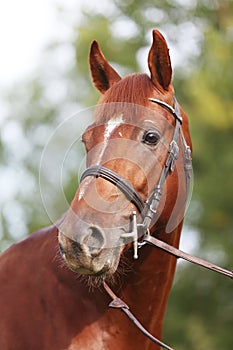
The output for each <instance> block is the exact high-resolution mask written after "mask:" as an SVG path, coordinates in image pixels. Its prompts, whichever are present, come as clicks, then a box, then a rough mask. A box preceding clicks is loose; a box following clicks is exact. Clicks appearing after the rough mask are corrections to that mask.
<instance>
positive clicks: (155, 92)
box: [59, 30, 191, 278]
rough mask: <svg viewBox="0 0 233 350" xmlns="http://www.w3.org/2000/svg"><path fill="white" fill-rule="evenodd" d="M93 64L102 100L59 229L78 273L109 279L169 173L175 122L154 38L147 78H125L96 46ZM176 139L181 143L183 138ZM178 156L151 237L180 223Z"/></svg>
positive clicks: (161, 47)
mask: <svg viewBox="0 0 233 350" xmlns="http://www.w3.org/2000/svg"><path fill="white" fill-rule="evenodd" d="M89 62H90V69H91V74H92V79H93V83H94V85H95V87H96V88H97V89H98V90H99V91H100V92H101V94H102V97H101V99H100V101H99V103H98V105H97V107H96V111H95V122H94V123H93V124H92V125H90V126H89V127H88V128H87V129H86V131H85V132H84V134H83V136H82V140H83V142H84V144H85V148H86V154H87V160H86V163H87V164H86V165H87V170H86V172H85V173H84V176H83V177H82V179H81V182H80V185H79V188H78V190H77V192H76V194H75V197H74V199H73V201H72V203H71V205H70V209H69V210H68V212H67V213H66V215H65V218H64V220H63V222H62V224H61V225H60V227H59V244H60V249H61V252H62V255H63V257H64V259H65V261H66V263H67V264H68V266H69V267H70V268H71V269H72V270H73V271H75V272H78V273H80V274H86V275H94V276H99V278H105V277H108V276H111V275H113V274H114V273H115V271H116V270H117V268H118V264H119V261H120V258H121V255H122V254H123V252H124V251H127V250H129V249H131V247H132V235H131V232H132V231H133V230H135V227H133V226H135V220H136V226H138V227H140V223H141V226H143V225H142V223H143V219H144V216H145V215H144V214H145V206H146V205H147V206H148V205H149V204H150V205H151V203H149V204H148V198H150V196H151V193H153V191H154V189H155V188H156V187H158V186H157V185H158V183H159V182H160V181H161V178H162V177H163V176H162V175H161V174H162V173H163V169H165V168H166V166H167V165H166V163H167V161H168V155H169V154H170V153H171V150H170V147H171V141H173V139H174V134H175V132H176V131H174V130H175V129H176V125H177V120H176V118H174V115H175V110H174V101H175V100H174V89H173V85H172V81H171V80H172V68H171V62H170V56H169V50H168V47H167V44H166V41H165V39H164V37H163V36H162V35H161V33H160V32H158V31H157V30H154V31H153V43H152V45H151V48H150V50H149V55H148V67H149V71H150V76H148V75H146V74H132V75H129V76H127V77H125V78H121V77H120V76H119V74H118V73H117V72H116V71H115V70H114V69H113V68H112V67H111V65H110V64H109V63H108V62H107V60H106V59H105V57H104V55H103V53H102V52H101V50H100V47H99V45H98V43H97V42H96V41H94V42H93V43H92V45H91V50H90V57H89ZM176 107H177V108H178V110H179V115H180V120H179V124H181V118H182V135H184V136H183V137H184V138H185V139H186V140H187V141H188V144H190V143H191V141H190V138H189V133H188V122H187V117H186V115H185V113H184V112H183V111H182V110H181V109H180V107H179V106H178V104H177V106H176ZM173 112H174V113H173ZM177 118H179V117H177ZM176 137H177V143H178V144H179V143H181V134H180V133H179V134H177V135H176ZM179 147H180V148H181V145H179ZM169 152H170V153H169ZM173 156H174V157H176V158H178V160H177V161H176V164H175V166H174V164H173V168H175V169H172V171H171V169H168V170H167V172H169V173H171V175H169V176H168V177H167V176H164V179H162V180H163V186H162V187H163V188H162V192H161V193H159V194H158V195H159V197H160V198H159V201H158V206H157V207H156V210H154V211H153V213H152V214H153V215H152V214H151V213H150V215H151V217H150V222H149V224H148V227H147V229H150V231H151V233H152V234H155V233H156V232H165V231H166V230H167V231H169V232H173V231H174V230H175V229H176V228H177V226H178V225H179V224H180V222H181V221H182V218H183V214H184V202H185V200H184V198H185V196H186V193H185V191H186V188H185V186H184V182H185V172H184V164H183V162H184V161H183V157H182V154H181V152H180V153H179V156H178V154H175V155H173ZM175 160H176V159H175ZM169 166H170V165H169ZM173 170H174V171H173ZM166 175H167V174H166ZM153 200H154V199H153ZM151 202H152V199H151ZM178 202H179V204H178V205H177V203H178ZM145 203H146V204H145ZM177 207H178V208H179V210H177ZM143 213H144V214H143ZM133 218H135V220H133ZM171 218H173V219H172V220H171ZM169 222H170V224H169V225H170V228H168V226H169V225H168V223H169ZM139 231H140V230H137V234H138V232H139ZM138 238H139V239H140V233H139V234H138ZM136 244H138V243H137V242H136Z"/></svg>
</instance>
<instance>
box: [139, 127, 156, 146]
mask: <svg viewBox="0 0 233 350" xmlns="http://www.w3.org/2000/svg"><path fill="white" fill-rule="evenodd" d="M159 139H160V136H159V134H158V133H157V132H156V131H152V130H150V131H146V132H145V134H144V135H143V138H142V141H143V142H144V143H146V144H147V145H151V146H155V145H156V144H157V143H158V141H159Z"/></svg>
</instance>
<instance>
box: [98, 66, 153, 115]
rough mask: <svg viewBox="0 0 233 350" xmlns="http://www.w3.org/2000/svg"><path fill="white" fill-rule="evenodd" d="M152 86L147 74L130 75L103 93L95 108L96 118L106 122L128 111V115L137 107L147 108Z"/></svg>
mask: <svg viewBox="0 0 233 350" xmlns="http://www.w3.org/2000/svg"><path fill="white" fill-rule="evenodd" d="M153 91H154V85H153V83H152V81H151V79H150V78H149V76H148V75H147V74H139V73H135V74H131V75H129V76H127V77H125V78H124V79H121V80H120V81H118V82H117V83H115V84H114V85H113V86H112V87H111V88H110V89H109V90H107V91H106V92H105V94H104V95H103V97H102V98H101V100H100V103H99V105H98V108H97V117H99V118H101V120H102V121H103V122H106V121H108V120H109V118H111V117H112V116H113V115H117V114H119V113H121V111H122V107H124V111H125V112H127V109H130V111H129V112H130V113H129V114H128V115H132V111H133V110H135V109H136V108H137V106H147V105H148V98H149V97H150V96H152V94H153Z"/></svg>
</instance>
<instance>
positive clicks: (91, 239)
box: [83, 226, 105, 256]
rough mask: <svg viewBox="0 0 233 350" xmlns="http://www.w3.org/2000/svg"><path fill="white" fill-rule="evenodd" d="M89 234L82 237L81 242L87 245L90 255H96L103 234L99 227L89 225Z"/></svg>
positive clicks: (99, 248) (100, 247)
mask: <svg viewBox="0 0 233 350" xmlns="http://www.w3.org/2000/svg"><path fill="white" fill-rule="evenodd" d="M89 232H90V233H89V234H88V235H87V236H86V237H85V238H84V240H83V243H84V244H85V245H86V246H88V249H89V252H90V254H91V255H92V256H96V255H98V254H99V253H100V252H101V250H102V248H103V246H104V244H105V239H104V234H103V232H102V231H101V229H100V228H99V227H96V226H90V227H89Z"/></svg>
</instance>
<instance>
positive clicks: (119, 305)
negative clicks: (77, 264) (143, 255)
mask: <svg viewBox="0 0 233 350" xmlns="http://www.w3.org/2000/svg"><path fill="white" fill-rule="evenodd" d="M143 244H149V245H151V246H153V247H154V248H159V249H162V250H164V251H165V252H167V253H168V254H171V255H173V256H175V257H176V258H181V259H185V260H187V261H189V262H191V263H193V264H196V265H199V266H201V267H204V268H206V269H209V270H212V271H215V272H217V273H219V274H221V275H224V276H227V277H230V278H231V279H233V272H232V271H229V270H226V269H224V268H222V267H220V266H218V265H214V264H212V263H210V262H208V261H206V260H203V259H200V258H197V257H196V256H193V255H190V254H188V253H185V252H183V251H182V250H179V249H177V248H175V247H173V246H171V245H170V244H167V243H165V242H163V241H161V240H159V239H157V238H155V237H152V236H150V235H149V234H148V235H146V236H145V237H144V239H143ZM102 285H103V288H104V289H105V291H106V292H107V293H108V295H109V296H110V297H111V299H112V302H111V303H110V304H109V305H108V306H109V307H110V308H115V309H119V310H121V311H123V312H124V313H125V314H126V316H127V317H128V318H129V319H130V321H132V322H133V323H134V325H135V326H136V327H137V328H138V329H139V330H140V331H141V332H142V333H143V334H144V335H145V336H146V337H147V338H149V339H150V340H151V341H152V342H153V343H155V344H158V345H160V346H161V347H162V348H163V349H168V350H174V349H173V348H171V347H170V346H168V345H166V344H165V343H163V342H161V341H160V340H159V339H157V338H155V337H154V336H153V335H152V334H151V333H149V332H148V331H147V330H146V329H145V328H144V327H143V326H142V325H141V323H140V322H139V321H138V320H137V318H136V317H135V316H134V315H133V314H132V312H131V311H130V310H129V306H128V305H127V304H126V303H125V302H124V301H123V300H122V299H120V298H119V297H117V296H116V294H115V293H114V292H113V291H112V290H111V288H110V287H109V286H108V285H107V283H106V282H105V281H103V282H102Z"/></svg>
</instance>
